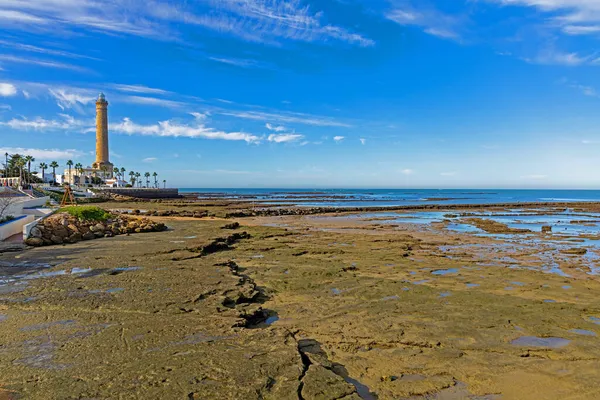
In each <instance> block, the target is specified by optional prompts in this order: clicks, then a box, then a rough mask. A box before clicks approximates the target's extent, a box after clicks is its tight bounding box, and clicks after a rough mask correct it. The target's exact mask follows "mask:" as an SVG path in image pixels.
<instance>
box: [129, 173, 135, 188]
mask: <svg viewBox="0 0 600 400" xmlns="http://www.w3.org/2000/svg"><path fill="white" fill-rule="evenodd" d="M129 180H130V181H131V186H133V187H135V172H133V171H129Z"/></svg>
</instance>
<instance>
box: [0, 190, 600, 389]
mask: <svg viewBox="0 0 600 400" xmlns="http://www.w3.org/2000/svg"><path fill="white" fill-rule="evenodd" d="M135 204H136V208H140V209H158V210H160V209H169V208H172V206H170V205H168V204H161V203H148V204H145V203H135ZM104 206H105V207H107V208H128V205H123V204H120V203H115V204H105V205H104ZM203 207H205V208H207V209H208V210H209V211H211V212H212V214H213V215H218V214H219V213H221V212H222V207H221V206H220V205H219V206H215V207H214V209H211V206H210V204H208V205H207V201H206V200H203ZM239 207H241V206H239ZM450 211H451V209H449V210H446V211H445V212H450ZM477 211H480V210H479V209H478V210H477ZM583 211H585V210H583ZM591 211H594V210H591ZM460 212H461V213H462V212H464V209H463V207H461V208H460ZM457 214H458V212H457ZM151 218H154V219H158V220H160V221H163V222H165V223H166V224H167V225H168V226H169V228H170V230H169V231H167V232H162V233H147V234H137V235H131V236H119V237H114V238H105V239H99V240H95V241H90V242H81V243H78V244H75V245H67V246H53V247H46V248H41V249H32V250H27V251H23V252H10V253H2V254H0V275H2V276H3V278H2V279H4V284H3V285H0V355H1V356H0V369H1V370H2V376H1V377H0V399H2V398H15V399H19V398H22V399H46V398H57V399H62V398H99V399H105V398H124V399H125V398H161V399H305V400H308V399H331V400H333V399H360V398H363V399H542V398H543V399H596V398H599V397H600V372H599V371H598V369H597V366H598V362H599V361H598V359H599V358H600V346H598V340H599V339H598V336H597V335H598V333H600V303H599V302H598V291H599V290H600V282H599V281H598V277H597V276H596V275H595V273H594V271H595V270H594V268H596V267H600V266H599V265H598V262H597V258H595V257H594V255H597V254H598V253H597V250H595V248H594V247H589V250H586V252H585V254H581V252H566V253H565V252H563V251H562V250H565V249H568V248H570V247H572V246H575V247H576V246H583V245H582V244H580V243H581V242H575V241H572V246H571V244H569V245H565V244H564V240H563V239H564V238H557V237H554V236H547V235H546V236H544V235H542V234H541V233H531V234H529V235H528V236H526V237H518V236H517V237H515V236H502V235H492V234H489V235H487V236H486V235H479V234H477V235H476V234H474V233H472V232H468V231H452V230H450V229H448V227H449V225H450V224H456V223H457V221H453V222H449V221H447V220H446V221H442V222H439V221H435V222H432V223H428V224H421V223H399V222H397V221H391V222H390V221H386V220H385V219H383V220H381V219H377V218H375V219H373V218H360V217H358V218H355V217H350V218H345V217H342V218H339V217H338V216H337V215H335V216H334V215H332V216H324V217H320V216H319V217H316V216H285V217H252V218H240V219H237V220H235V221H237V222H239V223H240V224H241V227H240V228H238V229H235V230H229V229H221V228H222V227H224V226H225V225H227V224H230V223H231V222H233V220H231V219H227V220H222V219H215V218H212V219H199V218H180V217H175V218H174V217H151ZM461 222H462V221H461ZM243 232H247V234H248V235H249V236H248V235H244V234H242V233H243ZM217 238H222V239H223V240H215V239H217ZM557 241H558V242H559V243H557ZM578 243H579V244H578ZM3 396H4V397H3Z"/></svg>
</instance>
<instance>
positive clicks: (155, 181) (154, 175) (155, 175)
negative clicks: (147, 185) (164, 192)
mask: <svg viewBox="0 0 600 400" xmlns="http://www.w3.org/2000/svg"><path fill="white" fill-rule="evenodd" d="M152 176H153V177H154V187H155V188H157V189H158V180H157V179H156V177H157V176H158V174H157V173H156V172H153V173H152Z"/></svg>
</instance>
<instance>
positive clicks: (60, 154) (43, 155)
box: [0, 147, 84, 161]
mask: <svg viewBox="0 0 600 400" xmlns="http://www.w3.org/2000/svg"><path fill="white" fill-rule="evenodd" d="M5 153H8V154H23V155H29V156H33V157H35V159H36V161H43V160H68V159H72V158H78V157H82V156H83V155H84V153H83V152H81V151H79V150H74V149H67V150H59V149H32V148H23V147H0V154H5Z"/></svg>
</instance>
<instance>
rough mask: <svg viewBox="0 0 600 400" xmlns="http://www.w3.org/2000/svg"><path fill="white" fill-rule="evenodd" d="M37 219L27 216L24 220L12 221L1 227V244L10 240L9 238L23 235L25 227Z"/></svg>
mask: <svg viewBox="0 0 600 400" xmlns="http://www.w3.org/2000/svg"><path fill="white" fill-rule="evenodd" d="M34 219H35V217H34V216H33V215H27V216H25V217H23V218H19V219H17V220H15V221H10V222H7V223H4V224H2V225H0V242H1V241H3V240H5V239H8V238H9V237H11V236H13V235H16V234H19V233H22V232H23V227H24V226H25V225H27V224H29V223H31V222H33V220H34Z"/></svg>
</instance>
